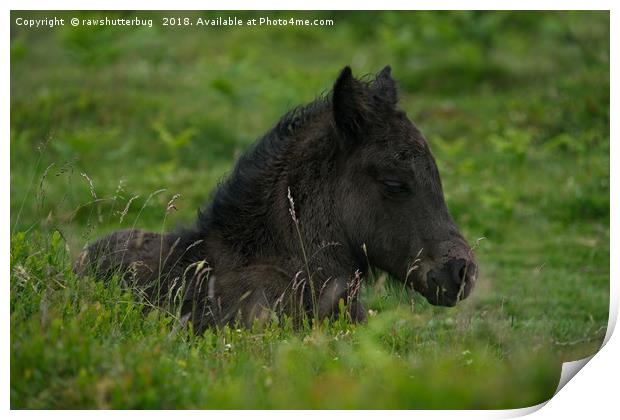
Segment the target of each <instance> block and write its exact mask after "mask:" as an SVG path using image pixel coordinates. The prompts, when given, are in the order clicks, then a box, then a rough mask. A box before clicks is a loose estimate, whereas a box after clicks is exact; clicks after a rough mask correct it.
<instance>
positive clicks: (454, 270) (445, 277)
mask: <svg viewBox="0 0 620 420" xmlns="http://www.w3.org/2000/svg"><path fill="white" fill-rule="evenodd" d="M477 274H478V267H477V266H476V264H475V263H474V262H473V261H469V260H466V259H463V258H452V259H450V260H448V261H446V262H445V263H444V264H442V265H440V266H439V267H436V268H433V269H432V270H430V271H429V272H428V273H427V274H426V285H427V290H426V293H424V297H426V300H428V301H429V303H431V304H433V305H439V306H454V305H456V304H457V303H458V302H459V301H461V300H463V299H465V298H466V297H467V296H469V294H470V293H471V291H472V289H473V288H474V283H475V282H476V276H477Z"/></svg>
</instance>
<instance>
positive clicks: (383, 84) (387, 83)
mask: <svg viewBox="0 0 620 420" xmlns="http://www.w3.org/2000/svg"><path fill="white" fill-rule="evenodd" d="M371 86H372V88H373V89H374V90H375V93H376V94H377V95H378V96H379V98H381V99H382V100H384V101H385V102H386V103H387V105H390V106H394V105H396V102H398V92H397V91H396V81H395V80H394V79H392V68H391V67H390V66H385V67H384V68H383V70H381V71H380V72H379V73H377V77H376V78H375V80H374V81H373V82H372V85H371Z"/></svg>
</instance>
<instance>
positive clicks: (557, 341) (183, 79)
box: [10, 11, 609, 408]
mask: <svg viewBox="0 0 620 420" xmlns="http://www.w3.org/2000/svg"><path fill="white" fill-rule="evenodd" d="M50 16H58V17H64V18H65V19H68V18H71V17H79V18H87V17H94V18H97V17H99V18H101V17H105V16H108V17H110V18H114V17H128V18H131V17H135V16H138V17H140V18H147V19H148V18H151V19H153V20H154V24H153V27H152V28H149V27H125V26H123V27H97V28H93V27H71V26H64V27H57V28H53V29H50V28H39V29H35V28H25V27H23V26H17V25H16V24H15V18H16V17H26V18H44V17H50ZM217 16H223V17H228V16H231V17H232V16H237V17H239V18H243V19H247V18H251V17H260V16H269V17H272V18H277V17H280V18H290V17H295V18H309V19H315V18H319V19H321V18H323V19H333V21H334V24H333V26H322V27H316V26H313V27H291V26H286V27H265V26H262V27H234V28H232V27H210V28H204V27H196V26H193V27H170V26H168V27H164V26H162V25H161V20H162V18H163V17H190V18H191V20H192V21H193V20H194V19H195V18H197V17H203V18H207V17H208V18H212V17H217ZM11 21H12V26H11V146H10V149H11V228H12V248H11V406H12V407H13V408H17V407H32V408H35V407H37V408H41V407H58V408H69V407H125V408H132V407H151V408H161V407H168V408H175V407H176V408H181V407H183V408H185V407H203V408H206V407H211V408H216V407H217V408H224V407H230V408H233V407H237V408H318V407H322V408H500V407H520V406H525V405H532V404H536V403H539V402H541V401H543V400H545V399H547V398H549V397H550V396H551V395H552V393H553V390H554V389H555V386H556V385H557V380H558V378H559V367H560V362H561V361H563V360H573V359H576V358H580V357H584V356H586V355H589V354H592V353H593V352H594V351H596V350H597V349H598V347H599V346H600V344H601V342H602V338H603V336H604V334H605V328H606V325H607V310H608V302H609V13H607V12H465V11H464V12H320V13H319V12H253V13H246V12H191V13H185V12H183V13H179V12H165V13H161V12H136V13H130V12H122V13H119V12H58V13H56V12H12V14H11ZM347 64H349V65H351V66H352V68H353V71H354V73H355V74H356V75H358V76H361V75H365V74H370V73H375V72H377V71H379V70H380V69H381V68H382V67H383V66H385V65H386V64H390V65H391V66H392V69H393V75H394V77H395V78H396V79H397V81H398V83H399V88H400V92H401V101H400V104H401V107H402V108H403V109H405V110H406V111H407V112H408V115H409V116H410V118H411V119H412V120H413V121H415V123H416V125H417V126H418V127H419V128H420V129H421V130H422V132H423V133H424V134H425V136H426V137H427V138H428V140H429V143H430V145H431V148H432V150H433V153H434V155H435V157H436V159H437V161H438V165H439V169H440V172H441V175H442V180H443V184H444V189H445V194H446V200H447V203H448V206H449V208H450V211H451V213H452V215H453V217H454V219H455V220H456V222H457V224H459V226H460V227H461V230H462V231H463V233H464V234H465V236H466V237H467V238H468V239H469V241H470V242H472V243H473V242H476V240H477V239H478V238H484V239H483V240H480V241H479V246H478V248H477V250H476V252H477V256H478V259H479V263H480V270H481V278H480V280H479V282H478V286H477V289H476V290H475V291H474V293H473V295H472V296H471V297H470V298H468V299H467V300H466V301H464V302H462V303H460V304H459V305H458V307H457V308H454V309H446V308H435V307H432V306H430V305H428V304H427V303H426V302H425V301H424V300H423V299H422V298H420V297H419V296H417V295H414V294H410V293H408V292H406V291H402V290H401V288H400V287H399V286H398V285H397V284H395V283H394V282H392V281H390V279H386V277H385V275H383V274H381V273H375V274H376V276H375V277H378V278H379V280H377V281H376V282H374V283H372V284H368V285H367V287H365V291H364V293H365V297H364V300H365V302H366V303H367V307H369V308H370V309H372V310H373V311H374V313H376V315H374V316H372V317H371V318H370V321H369V323H368V325H363V326H354V325H349V324H347V323H346V322H340V323H338V322H337V323H334V324H333V325H332V324H330V325H325V326H323V327H322V328H318V329H317V328H315V329H311V328H306V329H302V330H301V331H293V330H292V329H290V328H288V327H287V326H286V325H273V326H271V327H269V328H268V329H267V330H266V331H245V330H243V331H236V330H234V329H232V330H224V331H210V332H208V333H207V334H206V335H205V336H204V337H195V336H193V335H192V334H188V333H187V332H184V331H178V329H175V328H174V327H173V325H174V319H173V318H171V317H170V316H167V315H166V314H164V313H159V314H158V313H154V315H153V313H152V314H151V315H149V316H148V317H146V318H144V317H142V316H141V310H140V308H141V305H142V303H140V302H135V301H133V299H132V297H131V296H130V295H127V294H124V292H123V291H122V290H120V289H119V288H118V287H116V286H115V285H114V284H113V285H112V286H110V287H109V288H104V287H103V286H102V285H101V284H100V283H98V282H92V281H89V282H84V281H83V282H79V281H77V280H76V279H75V278H74V277H73V275H72V274H71V272H70V258H71V256H74V255H76V253H77V252H79V250H80V248H81V246H83V245H84V243H86V242H87V241H88V240H91V239H93V238H95V237H97V236H98V235H101V234H103V233H106V232H110V231H112V230H114V229H119V228H124V227H131V226H137V227H140V228H145V229H154V230H157V231H160V230H167V229H170V228H172V227H174V226H176V225H178V224H183V223H191V222H192V220H193V218H194V217H195V214H196V209H197V208H198V207H199V206H200V205H202V204H204V203H205V202H206V200H207V199H208V197H209V192H210V191H211V190H212V189H213V187H214V186H215V185H217V182H218V181H219V180H220V179H221V178H222V177H223V176H225V175H226V173H227V172H228V171H230V170H231V169H232V166H233V164H234V160H235V158H236V157H237V156H238V155H239V153H241V152H242V151H243V150H244V149H246V148H247V147H248V146H249V145H250V144H251V143H252V142H253V141H254V140H255V139H256V138H258V137H260V135H262V134H263V133H264V132H266V131H267V130H268V129H269V128H270V127H271V126H272V125H274V124H275V123H276V122H277V120H278V119H279V117H280V116H281V115H282V114H283V113H284V112H286V111H287V110H288V109H290V108H291V107H293V106H296V105H299V104H303V103H307V102H310V101H312V100H313V99H314V98H316V97H317V96H318V95H319V94H321V93H325V92H327V91H328V90H329V89H330V88H331V85H332V83H333V81H334V79H335V77H336V76H337V74H338V71H339V70H340V69H341V68H342V67H343V66H345V65H347ZM162 190H163V191H162ZM175 194H181V197H180V198H179V199H178V200H177V201H176V202H175V205H176V207H177V208H178V211H176V212H172V213H169V214H168V215H166V203H168V201H169V200H170V199H171V198H172V197H173V196H174V195H175ZM386 280H387V281H386ZM171 331H172V332H171Z"/></svg>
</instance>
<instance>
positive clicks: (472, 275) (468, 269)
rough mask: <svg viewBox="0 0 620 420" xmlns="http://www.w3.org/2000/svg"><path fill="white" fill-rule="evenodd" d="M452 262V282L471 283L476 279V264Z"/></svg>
mask: <svg viewBox="0 0 620 420" xmlns="http://www.w3.org/2000/svg"><path fill="white" fill-rule="evenodd" d="M453 261H454V262H453V264H454V265H453V267H454V268H455V270H453V273H454V274H453V280H454V282H455V283H456V284H459V285H460V284H463V283H471V282H472V281H474V280H475V279H476V269H477V267H476V264H474V263H473V262H471V261H466V260H461V259H459V260H453Z"/></svg>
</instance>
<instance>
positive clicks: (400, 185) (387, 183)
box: [380, 179, 410, 194]
mask: <svg viewBox="0 0 620 420" xmlns="http://www.w3.org/2000/svg"><path fill="white" fill-rule="evenodd" d="M380 182H381V184H383V187H384V188H385V191H386V192H388V193H390V194H404V193H408V192H410V189H409V186H408V185H407V184H405V183H404V182H401V181H397V180H395V179H382V180H381V181H380Z"/></svg>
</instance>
